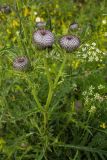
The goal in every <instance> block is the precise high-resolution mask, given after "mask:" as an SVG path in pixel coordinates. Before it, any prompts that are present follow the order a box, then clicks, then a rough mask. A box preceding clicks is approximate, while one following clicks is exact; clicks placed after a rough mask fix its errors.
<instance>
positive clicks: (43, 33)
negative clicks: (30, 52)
mask: <svg viewBox="0 0 107 160" xmlns="http://www.w3.org/2000/svg"><path fill="white" fill-rule="evenodd" d="M33 39H34V42H35V43H36V44H37V45H38V46H39V47H40V48H50V47H52V45H53V43H54V35H53V33H52V32H51V31H49V30H45V29H40V30H37V31H36V32H34V34H33Z"/></svg>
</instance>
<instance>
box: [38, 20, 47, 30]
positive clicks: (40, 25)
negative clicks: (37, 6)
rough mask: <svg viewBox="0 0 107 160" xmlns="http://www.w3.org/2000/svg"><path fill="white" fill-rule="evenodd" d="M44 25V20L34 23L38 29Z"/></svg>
mask: <svg viewBox="0 0 107 160" xmlns="http://www.w3.org/2000/svg"><path fill="white" fill-rule="evenodd" d="M45 26H46V22H42V21H41V22H37V23H36V27H37V28H38V29H43V28H45Z"/></svg>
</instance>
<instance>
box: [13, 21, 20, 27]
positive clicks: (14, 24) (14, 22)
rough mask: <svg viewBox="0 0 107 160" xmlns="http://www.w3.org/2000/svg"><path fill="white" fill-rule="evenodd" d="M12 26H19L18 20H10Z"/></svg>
mask: <svg viewBox="0 0 107 160" xmlns="http://www.w3.org/2000/svg"><path fill="white" fill-rule="evenodd" d="M12 27H13V28H16V27H19V22H18V20H13V22H12Z"/></svg>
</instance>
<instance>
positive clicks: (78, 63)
mask: <svg viewBox="0 0 107 160" xmlns="http://www.w3.org/2000/svg"><path fill="white" fill-rule="evenodd" d="M79 65H80V61H79V60H75V61H73V62H72V67H73V68H74V69H77V68H78V67H79Z"/></svg>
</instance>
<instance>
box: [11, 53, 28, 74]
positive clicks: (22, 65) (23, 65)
mask: <svg viewBox="0 0 107 160" xmlns="http://www.w3.org/2000/svg"><path fill="white" fill-rule="evenodd" d="M28 64H29V61H28V58H27V57H23V56H22V57H18V58H16V59H15V60H14V61H13V67H14V68H15V69H16V70H21V71H22V70H26V69H27V68H28Z"/></svg>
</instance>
